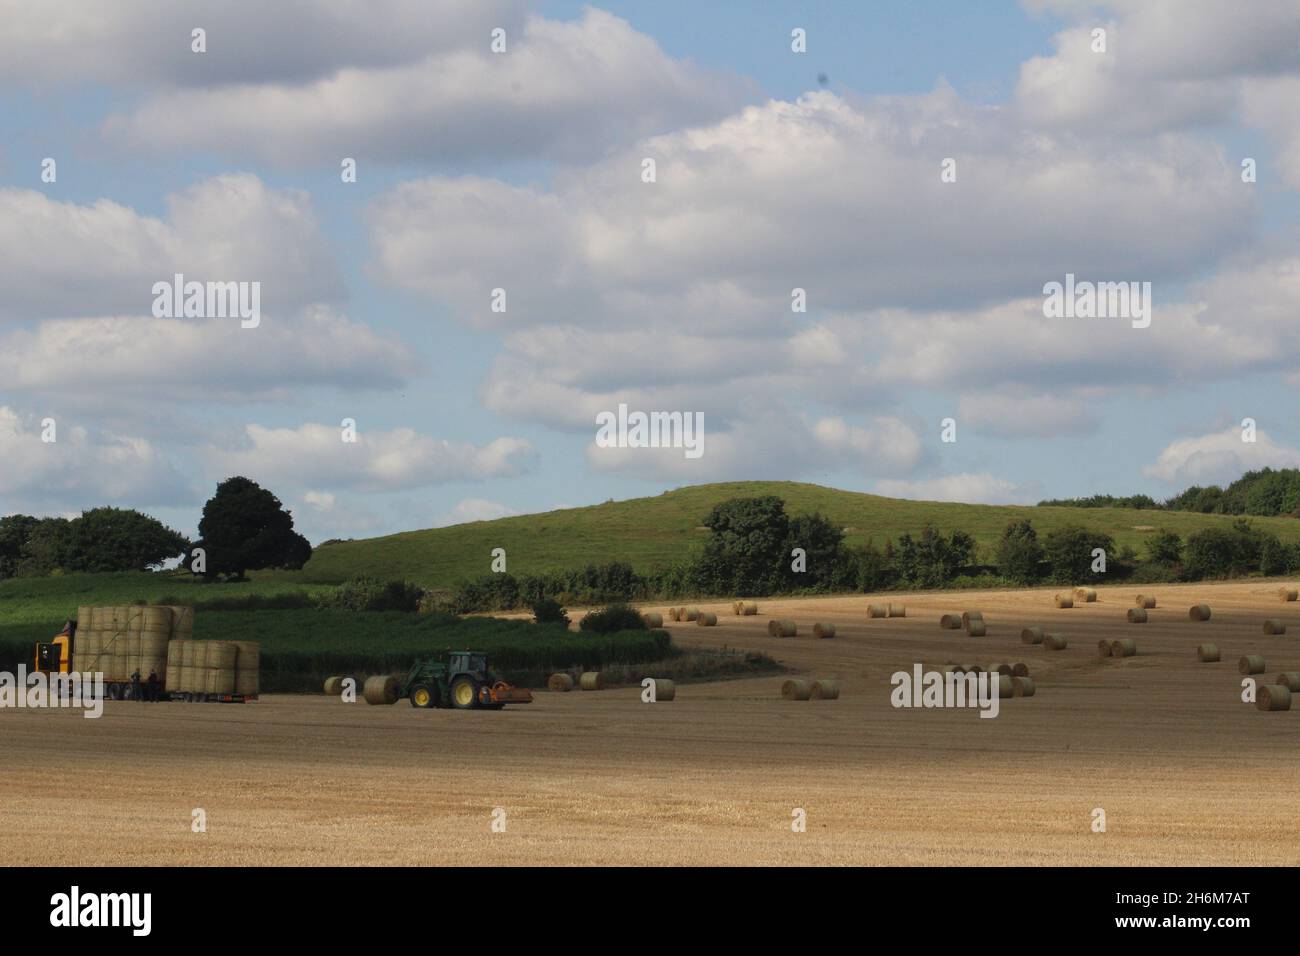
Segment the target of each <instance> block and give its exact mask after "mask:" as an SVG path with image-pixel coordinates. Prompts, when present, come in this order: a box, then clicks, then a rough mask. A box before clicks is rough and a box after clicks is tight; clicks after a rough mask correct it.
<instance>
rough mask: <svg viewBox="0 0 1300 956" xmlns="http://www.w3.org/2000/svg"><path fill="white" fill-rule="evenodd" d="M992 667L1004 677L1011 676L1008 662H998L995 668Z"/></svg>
mask: <svg viewBox="0 0 1300 956" xmlns="http://www.w3.org/2000/svg"><path fill="white" fill-rule="evenodd" d="M993 669H994V670H995V671H997V672H998V673H999V674H1002V675H1003V676H1005V677H1010V676H1012V674H1011V665H1010V664H999V665H998V666H997V667H995V668H993Z"/></svg>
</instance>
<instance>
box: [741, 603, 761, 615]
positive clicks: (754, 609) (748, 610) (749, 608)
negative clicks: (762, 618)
mask: <svg viewBox="0 0 1300 956" xmlns="http://www.w3.org/2000/svg"><path fill="white" fill-rule="evenodd" d="M741 610H742V611H743V612H744V615H745V616H746V617H753V616H754V615H755V614H757V613H758V605H757V604H755V603H754V602H753V601H746V602H744V607H743V608H742V609H741Z"/></svg>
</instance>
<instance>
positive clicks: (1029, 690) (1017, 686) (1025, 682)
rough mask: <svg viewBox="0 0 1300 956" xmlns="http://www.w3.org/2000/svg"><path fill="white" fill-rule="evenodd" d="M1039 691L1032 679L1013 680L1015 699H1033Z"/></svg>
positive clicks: (1018, 678) (1016, 678) (1012, 687)
mask: <svg viewBox="0 0 1300 956" xmlns="http://www.w3.org/2000/svg"><path fill="white" fill-rule="evenodd" d="M1037 689H1038V688H1036V687H1035V686H1034V680H1033V678H1032V677H1013V678H1011V693H1012V695H1013V696H1015V697H1033V696H1034V691H1035V690H1037Z"/></svg>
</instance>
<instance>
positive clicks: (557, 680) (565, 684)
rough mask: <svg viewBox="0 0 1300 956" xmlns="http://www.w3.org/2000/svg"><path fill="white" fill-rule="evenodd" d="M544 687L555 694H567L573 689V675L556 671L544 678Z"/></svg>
mask: <svg viewBox="0 0 1300 956" xmlns="http://www.w3.org/2000/svg"><path fill="white" fill-rule="evenodd" d="M546 689H547V690H553V691H555V692H556V693H557V694H567V693H568V692H569V691H571V690H573V675H572V674H565V673H563V672H557V673H555V674H552V675H551V676H550V677H548V678H547V679H546Z"/></svg>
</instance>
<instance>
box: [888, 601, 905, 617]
mask: <svg viewBox="0 0 1300 956" xmlns="http://www.w3.org/2000/svg"><path fill="white" fill-rule="evenodd" d="M889 616H890V617H907V607H906V605H903V604H891V605H889Z"/></svg>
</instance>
